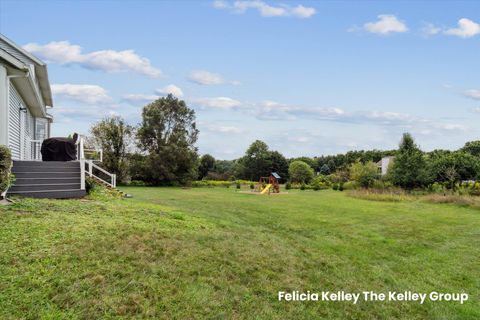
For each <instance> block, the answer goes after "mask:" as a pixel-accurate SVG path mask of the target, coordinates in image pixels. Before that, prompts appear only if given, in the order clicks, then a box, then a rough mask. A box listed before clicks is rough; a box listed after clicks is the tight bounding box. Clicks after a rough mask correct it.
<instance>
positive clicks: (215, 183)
mask: <svg viewBox="0 0 480 320" xmlns="http://www.w3.org/2000/svg"><path fill="white" fill-rule="evenodd" d="M233 183H235V186H236V188H238V186H239V185H240V186H241V185H252V186H254V187H255V182H253V181H248V180H236V181H235V182H232V181H226V180H198V181H193V182H192V184H191V186H192V187H194V188H201V187H208V188H212V187H224V188H230V186H231V185H232V184H233ZM250 188H251V187H250Z"/></svg>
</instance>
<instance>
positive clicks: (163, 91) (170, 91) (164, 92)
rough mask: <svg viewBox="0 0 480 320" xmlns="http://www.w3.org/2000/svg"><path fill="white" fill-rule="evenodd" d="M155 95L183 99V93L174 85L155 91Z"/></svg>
mask: <svg viewBox="0 0 480 320" xmlns="http://www.w3.org/2000/svg"><path fill="white" fill-rule="evenodd" d="M155 92H156V93H158V94H161V95H167V94H173V95H174V96H175V97H177V98H181V97H183V91H182V89H180V88H179V87H177V86H176V85H174V84H169V85H168V86H165V87H163V88H161V89H157V90H155Z"/></svg>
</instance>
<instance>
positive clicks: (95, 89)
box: [52, 83, 112, 104]
mask: <svg viewBox="0 0 480 320" xmlns="http://www.w3.org/2000/svg"><path fill="white" fill-rule="evenodd" d="M52 93H53V95H54V96H56V97H60V98H66V99H70V100H75V101H79V102H83V103H87V104H105V103H110V102H112V98H111V97H110V96H109V95H108V92H107V90H105V89H104V88H102V87H100V86H97V85H91V84H70V83H66V84H52Z"/></svg>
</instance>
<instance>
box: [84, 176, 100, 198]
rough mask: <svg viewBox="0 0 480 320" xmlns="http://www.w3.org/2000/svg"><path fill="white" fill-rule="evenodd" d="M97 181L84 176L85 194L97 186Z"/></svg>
mask: <svg viewBox="0 0 480 320" xmlns="http://www.w3.org/2000/svg"><path fill="white" fill-rule="evenodd" d="M98 186H99V185H98V183H97V181H95V179H93V178H92V177H85V191H86V192H87V194H91V193H92V192H94V191H95V189H97V188H98Z"/></svg>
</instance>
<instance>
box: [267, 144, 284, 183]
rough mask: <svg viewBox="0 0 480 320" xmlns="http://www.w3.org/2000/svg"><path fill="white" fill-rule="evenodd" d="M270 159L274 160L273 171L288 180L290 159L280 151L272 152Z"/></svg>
mask: <svg viewBox="0 0 480 320" xmlns="http://www.w3.org/2000/svg"><path fill="white" fill-rule="evenodd" d="M270 161H271V162H272V167H271V171H272V172H276V173H278V174H279V175H280V177H281V178H282V181H287V180H288V161H287V159H286V158H285V157H284V156H283V155H282V154H281V153H280V152H278V151H271V152H270Z"/></svg>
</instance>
